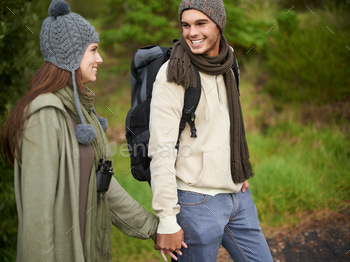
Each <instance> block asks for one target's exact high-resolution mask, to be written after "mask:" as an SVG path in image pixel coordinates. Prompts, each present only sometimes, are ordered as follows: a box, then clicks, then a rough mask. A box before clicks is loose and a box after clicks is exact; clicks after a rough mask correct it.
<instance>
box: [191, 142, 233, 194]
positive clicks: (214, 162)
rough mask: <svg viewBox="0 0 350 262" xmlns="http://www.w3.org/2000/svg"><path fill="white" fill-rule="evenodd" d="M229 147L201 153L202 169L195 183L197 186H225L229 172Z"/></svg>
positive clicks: (229, 175)
mask: <svg viewBox="0 0 350 262" xmlns="http://www.w3.org/2000/svg"><path fill="white" fill-rule="evenodd" d="M230 170H231V168H230V147H229V146H225V147H221V148H218V149H215V150H213V151H207V152H204V153H203V169H202V172H201V174H200V176H199V180H198V181H197V184H198V186H201V187H209V188H222V187H225V186H227V182H228V178H231V172H230Z"/></svg>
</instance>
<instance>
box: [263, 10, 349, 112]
mask: <svg viewBox="0 0 350 262" xmlns="http://www.w3.org/2000/svg"><path fill="white" fill-rule="evenodd" d="M349 9H350V5H344V6H343V7H342V8H336V7H334V8H333V9H322V10H318V11H317V12H316V11H315V13H314V14H312V13H311V12H308V13H307V15H304V16H298V15H297V14H296V13H295V12H294V11H289V12H288V10H283V11H281V13H280V14H279V15H278V16H277V20H278V30H276V31H275V32H274V34H273V39H272V40H271V46H270V47H269V48H268V52H267V58H268V71H269V75H270V76H271V77H270V78H269V80H268V82H267V85H266V86H265V90H266V91H267V92H268V93H269V94H270V95H271V96H272V97H273V98H274V102H275V103H276V104H277V105H278V104H282V103H288V102H294V103H303V102H308V101H310V102H311V103H314V104H321V103H327V102H335V101H339V100H342V99H347V98H346V97H348V96H349V95H350V88H349V86H350V78H349V77H348V76H349V74H350V67H349V65H350V55H349V54H350V50H349V48H350V47H349V45H350V42H349V36H350V34H349V31H350V17H349V15H348V14H349V13H348V12H349ZM287 12H288V13H287ZM300 17H302V18H303V19H302V20H301V21H300V23H299V18H300Z"/></svg>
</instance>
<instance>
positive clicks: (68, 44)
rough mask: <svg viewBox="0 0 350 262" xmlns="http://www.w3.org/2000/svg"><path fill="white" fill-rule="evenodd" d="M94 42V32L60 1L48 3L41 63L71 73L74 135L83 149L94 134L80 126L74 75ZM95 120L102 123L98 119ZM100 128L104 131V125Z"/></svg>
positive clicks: (41, 36) (42, 26) (84, 125)
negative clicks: (76, 116)
mask: <svg viewBox="0 0 350 262" xmlns="http://www.w3.org/2000/svg"><path fill="white" fill-rule="evenodd" d="M98 42H99V38H98V34H97V32H96V30H95V28H94V27H93V26H92V25H91V24H90V23H89V22H88V21H86V20H85V19H84V18H83V17H81V16H80V15H78V14H76V13H71V11H70V7H69V5H68V3H67V2H65V1H63V0H53V1H52V2H51V4H50V7H49V17H47V18H46V19H45V20H44V22H43V23H42V25H41V32H40V50H41V54H42V55H43V57H44V60H45V61H47V62H50V63H52V64H54V65H55V66H57V67H59V68H61V69H63V70H67V71H70V72H71V73H72V83H73V91H74V101H75V107H76V109H77V113H78V116H79V119H80V122H81V124H79V125H78V126H77V128H76V135H77V139H78V142H79V143H81V144H84V145H88V144H91V142H92V141H93V140H94V139H95V138H96V131H95V129H94V128H93V127H92V125H89V124H85V122H84V118H83V115H82V112H81V107H80V101H79V94H78V90H77V87H76V82H75V71H76V70H77V69H78V68H79V66H80V62H81V60H82V58H83V55H84V53H85V50H86V49H87V47H88V46H89V45H90V44H92V43H98ZM94 113H95V111H94ZM99 120H100V122H101V121H102V122H106V121H105V119H102V118H99ZM103 128H104V129H105V128H106V123H104V125H103Z"/></svg>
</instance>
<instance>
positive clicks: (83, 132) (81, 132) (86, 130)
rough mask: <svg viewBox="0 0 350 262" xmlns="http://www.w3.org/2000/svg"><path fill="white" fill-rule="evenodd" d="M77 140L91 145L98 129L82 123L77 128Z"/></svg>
mask: <svg viewBox="0 0 350 262" xmlns="http://www.w3.org/2000/svg"><path fill="white" fill-rule="evenodd" d="M75 134H76V136H77V140H78V142H79V143H80V144H83V145H90V144H91V143H92V141H93V140H94V139H95V138H96V131H95V129H94V127H93V126H92V125H89V124H80V125H77V128H76V129H75Z"/></svg>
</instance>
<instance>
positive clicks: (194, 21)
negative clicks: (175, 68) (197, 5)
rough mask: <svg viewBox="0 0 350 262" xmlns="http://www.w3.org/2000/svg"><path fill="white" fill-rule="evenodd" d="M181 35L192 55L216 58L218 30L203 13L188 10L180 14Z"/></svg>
mask: <svg viewBox="0 0 350 262" xmlns="http://www.w3.org/2000/svg"><path fill="white" fill-rule="evenodd" d="M181 26H182V35H183V37H184V39H185V40H186V42H187V44H188V46H189V47H190V49H191V51H192V53H193V54H198V55H206V56H217V55H218V54H219V49H220V37H221V33H220V29H219V28H218V26H217V25H216V24H215V22H214V21H213V20H211V19H210V18H209V17H208V16H207V15H205V14H204V13H202V12H200V11H198V10H195V9H190V10H186V11H184V12H183V13H182V18H181Z"/></svg>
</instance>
